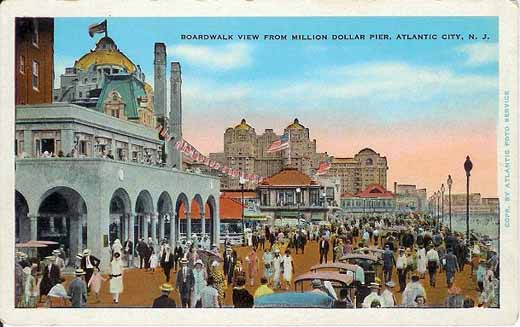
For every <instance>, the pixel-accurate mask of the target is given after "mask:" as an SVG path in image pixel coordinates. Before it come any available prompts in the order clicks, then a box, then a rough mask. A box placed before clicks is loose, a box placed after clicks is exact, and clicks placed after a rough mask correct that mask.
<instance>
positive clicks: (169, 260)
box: [161, 244, 175, 283]
mask: <svg viewBox="0 0 520 327" xmlns="http://www.w3.org/2000/svg"><path fill="white" fill-rule="evenodd" d="M174 263H175V256H174V255H173V253H172V252H171V249H170V246H169V245H168V244H166V245H165V247H164V251H163V254H162V256H161V267H162V269H163V272H164V276H165V277H166V283H168V282H170V270H171V269H172V267H173V265H174Z"/></svg>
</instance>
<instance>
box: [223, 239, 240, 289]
mask: <svg viewBox="0 0 520 327" xmlns="http://www.w3.org/2000/svg"><path fill="white" fill-rule="evenodd" d="M236 263H237V260H236V257H235V256H233V253H232V251H231V247H228V248H226V255H225V256H224V275H225V276H226V277H227V281H228V284H231V283H232V282H233V272H234V271H235V265H236Z"/></svg>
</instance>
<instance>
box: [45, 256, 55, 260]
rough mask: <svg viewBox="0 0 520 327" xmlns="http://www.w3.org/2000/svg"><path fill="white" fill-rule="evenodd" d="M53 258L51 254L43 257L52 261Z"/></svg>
mask: <svg viewBox="0 0 520 327" xmlns="http://www.w3.org/2000/svg"><path fill="white" fill-rule="evenodd" d="M54 259H55V258H54V256H52V255H48V256H46V257H45V260H48V261H53V260H54Z"/></svg>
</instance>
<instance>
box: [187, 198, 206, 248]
mask: <svg viewBox="0 0 520 327" xmlns="http://www.w3.org/2000/svg"><path fill="white" fill-rule="evenodd" d="M190 208H191V210H190V217H191V236H192V238H194V237H198V238H202V232H204V233H205V232H206V230H205V228H202V220H203V219H202V215H205V212H204V209H205V207H204V201H203V200H202V197H201V196H200V195H199V194H196V195H195V197H194V198H193V199H192V200H191V206H190ZM204 217H205V216H204ZM204 220H205V219H204Z"/></svg>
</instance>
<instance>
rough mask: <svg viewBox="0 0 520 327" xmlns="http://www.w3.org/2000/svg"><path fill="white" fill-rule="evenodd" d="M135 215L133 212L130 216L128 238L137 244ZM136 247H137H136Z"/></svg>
mask: <svg viewBox="0 0 520 327" xmlns="http://www.w3.org/2000/svg"><path fill="white" fill-rule="evenodd" d="M135 216H136V215H135V213H133V212H131V213H130V214H129V215H128V238H129V239H130V240H131V241H132V243H134V244H135V235H134V225H135ZM134 247H135V246H134Z"/></svg>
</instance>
